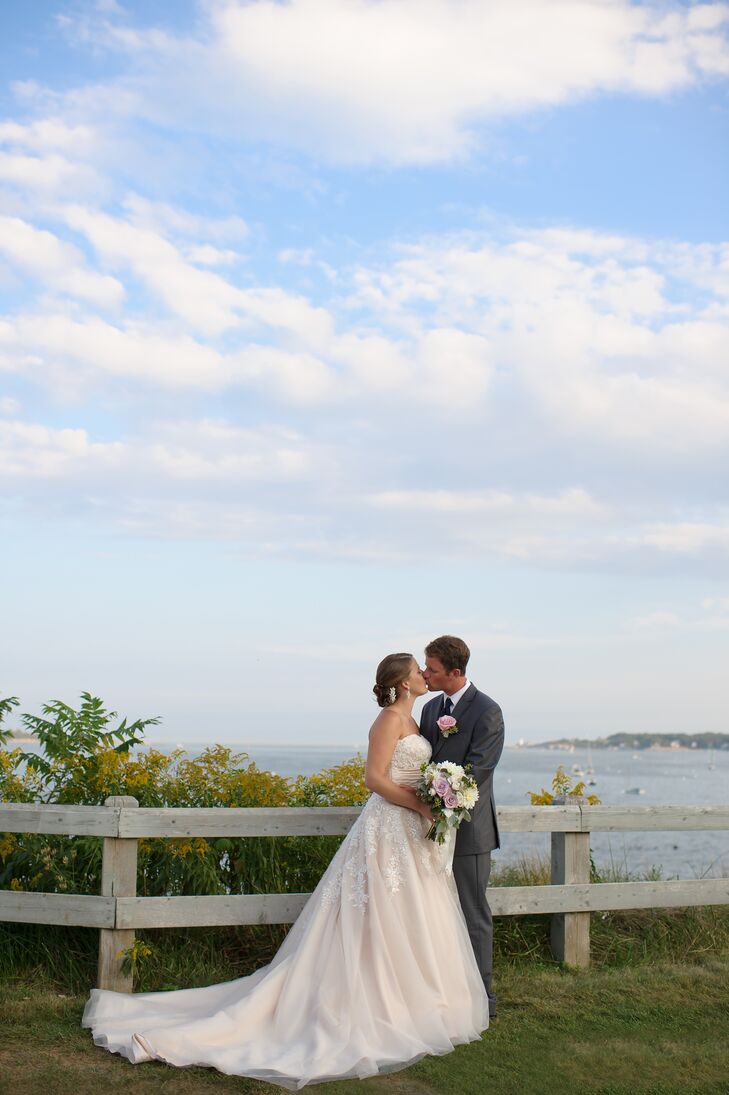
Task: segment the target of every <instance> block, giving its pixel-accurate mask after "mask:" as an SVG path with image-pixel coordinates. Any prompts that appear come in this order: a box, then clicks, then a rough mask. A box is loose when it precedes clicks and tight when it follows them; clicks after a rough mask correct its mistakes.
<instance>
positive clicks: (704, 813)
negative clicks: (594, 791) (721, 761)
mask: <svg viewBox="0 0 729 1095" xmlns="http://www.w3.org/2000/svg"><path fill="white" fill-rule="evenodd" d="M359 813H360V807H358V806H320V807H309V806H301V807H292V806H275V807H265V806H264V807H248V808H227V807H217V808H214V809H203V808H199V807H189V808H163V809H141V810H140V809H133V808H125V807H110V808H104V807H103V806H57V805H54V804H39V803H24V802H8V803H0V832H5V833H49V834H50V833H56V834H67V835H71V834H73V835H77V836H108V837H116V836H118V837H126V838H132V837H142V836H150V837H151V836H160V837H161V836H171V837H175V836H177V837H188V836H210V837H213V836H227V837H230V836H233V837H235V836H240V837H243V836H324V835H337V834H343V833H346V832H348V831H349V829H350V828H351V826H352V825H353V823H354V821H355V820H356V818H357V817H358V815H359ZM496 813H497V817H498V820H499V825H500V827H501V828H502V829H503V830H504V832H510V833H523V832H532V833H536V832H616V831H635V832H639V831H646V832H650V831H660V830H665V831H669V832H670V831H678V830H689V831H700V830H718V829H729V806H726V805H715V806H582V807H581V806H550V807H545V806H500V807H498V808H497V811H496Z"/></svg>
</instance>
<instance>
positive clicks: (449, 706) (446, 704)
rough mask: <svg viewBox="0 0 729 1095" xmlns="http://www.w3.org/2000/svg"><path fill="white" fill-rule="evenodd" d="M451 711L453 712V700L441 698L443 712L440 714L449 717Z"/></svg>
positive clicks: (445, 697)
mask: <svg viewBox="0 0 729 1095" xmlns="http://www.w3.org/2000/svg"><path fill="white" fill-rule="evenodd" d="M452 710H453V700H452V699H451V698H450V696H444V697H443V712H442V714H443V715H450V713H451V711H452Z"/></svg>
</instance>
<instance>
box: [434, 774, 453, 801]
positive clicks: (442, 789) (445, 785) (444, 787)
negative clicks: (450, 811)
mask: <svg viewBox="0 0 729 1095" xmlns="http://www.w3.org/2000/svg"><path fill="white" fill-rule="evenodd" d="M433 789H434V790H435V792H436V793H437V794H439V795H440V797H441V798H442V797H443V795H445V794H447V793H448V792H449V791H450V789H451V785H450V783H449V782H448V780H447V779H446V778H445V776H436V778H435V779H434V780H433Z"/></svg>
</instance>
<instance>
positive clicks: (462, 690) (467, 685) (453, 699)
mask: <svg viewBox="0 0 729 1095" xmlns="http://www.w3.org/2000/svg"><path fill="white" fill-rule="evenodd" d="M470 687H471V682H470V681H469V679H468V677H466V683H465V684H464V686H463V688H459V689H458V691H457V692H454V693H453V695H452V696H448V699H449V700H450V701H451V703H452V704H453V707H455V706H456V704H457V703H458V701H459V700H460V698H461V697H462V696H463V695H465V693H466V689H467V688H470ZM445 699H446V693H445V692H444V693H443V700H445ZM453 707H451V714H453Z"/></svg>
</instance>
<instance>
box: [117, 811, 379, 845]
mask: <svg viewBox="0 0 729 1095" xmlns="http://www.w3.org/2000/svg"><path fill="white" fill-rule="evenodd" d="M360 812H361V810H360V807H358V806H251V807H226V806H222V807H221V806H219V807H212V808H210V809H205V808H203V807H198V806H191V807H181V808H176V809H165V808H161V809H158V810H155V809H141V810H129V811H126V810H122V811H121V814H120V817H119V835H120V836H124V837H132V836H135V837H141V836H144V837H151V836H171V837H187V836H204V837H216V836H227V837H243V836H331V835H341V834H342V833H347V832H349V830H350V829H351V827H352V825H353V824H354V822H355V821H356V820H357V818H358V817H359V814H360Z"/></svg>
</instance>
